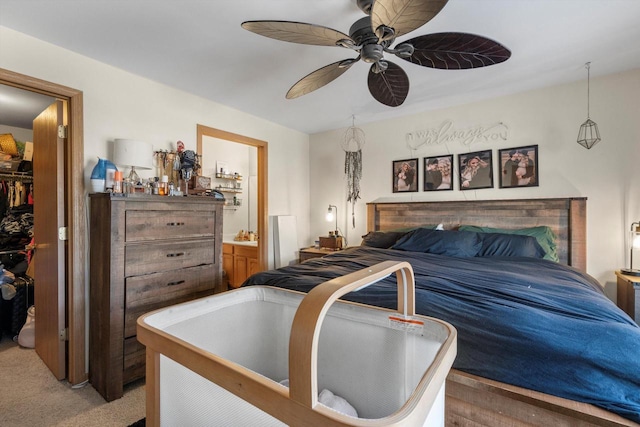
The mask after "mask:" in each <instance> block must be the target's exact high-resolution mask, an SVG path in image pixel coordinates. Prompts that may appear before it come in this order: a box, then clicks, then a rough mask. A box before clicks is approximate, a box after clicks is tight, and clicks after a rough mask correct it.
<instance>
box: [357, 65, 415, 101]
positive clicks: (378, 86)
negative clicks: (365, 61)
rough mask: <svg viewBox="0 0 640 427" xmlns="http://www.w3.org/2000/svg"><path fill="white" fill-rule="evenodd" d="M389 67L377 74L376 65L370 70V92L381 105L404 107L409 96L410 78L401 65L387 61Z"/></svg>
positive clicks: (368, 81)
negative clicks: (403, 104)
mask: <svg viewBox="0 0 640 427" xmlns="http://www.w3.org/2000/svg"><path fill="white" fill-rule="evenodd" d="M386 62H387V63H388V65H389V66H388V67H387V69H386V70H385V71H383V72H381V73H375V72H374V70H375V67H376V64H373V65H372V66H371V70H369V78H368V79H367V83H368V84H369V92H371V95H372V96H373V97H374V98H375V99H376V100H377V101H378V102H380V103H382V104H384V105H388V106H390V107H398V106H400V105H402V103H403V102H404V100H405V99H407V95H408V94H409V77H407V74H406V73H405V72H404V70H403V69H402V68H400V66H399V65H396V64H394V63H393V62H389V61H386Z"/></svg>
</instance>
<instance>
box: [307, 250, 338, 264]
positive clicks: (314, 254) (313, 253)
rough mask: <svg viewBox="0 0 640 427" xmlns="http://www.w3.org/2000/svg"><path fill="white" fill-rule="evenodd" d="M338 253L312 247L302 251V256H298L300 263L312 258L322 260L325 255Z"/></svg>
mask: <svg viewBox="0 0 640 427" xmlns="http://www.w3.org/2000/svg"><path fill="white" fill-rule="evenodd" d="M335 252H337V250H334V249H326V248H316V247H314V246H311V247H309V248H302V249H300V255H299V256H298V260H299V262H302V261H306V260H308V259H311V258H320V257H323V256H325V255H329V254H333V253H335Z"/></svg>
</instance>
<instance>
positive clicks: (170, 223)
mask: <svg viewBox="0 0 640 427" xmlns="http://www.w3.org/2000/svg"><path fill="white" fill-rule="evenodd" d="M181 225H184V222H168V223H167V226H168V227H180V226H181Z"/></svg>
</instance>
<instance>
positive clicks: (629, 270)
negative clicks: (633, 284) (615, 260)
mask: <svg viewBox="0 0 640 427" xmlns="http://www.w3.org/2000/svg"><path fill="white" fill-rule="evenodd" d="M620 273H622V274H624V275H627V276H640V270H638V269H635V268H621V269H620Z"/></svg>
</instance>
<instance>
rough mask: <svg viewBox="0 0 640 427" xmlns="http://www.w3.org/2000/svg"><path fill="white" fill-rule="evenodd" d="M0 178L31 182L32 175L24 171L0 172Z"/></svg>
mask: <svg viewBox="0 0 640 427" xmlns="http://www.w3.org/2000/svg"><path fill="white" fill-rule="evenodd" d="M0 179H7V180H10V181H21V182H28V183H30V182H33V176H32V175H27V174H26V173H24V172H0Z"/></svg>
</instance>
